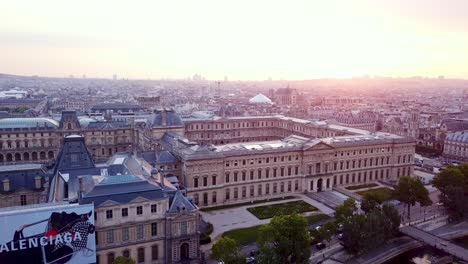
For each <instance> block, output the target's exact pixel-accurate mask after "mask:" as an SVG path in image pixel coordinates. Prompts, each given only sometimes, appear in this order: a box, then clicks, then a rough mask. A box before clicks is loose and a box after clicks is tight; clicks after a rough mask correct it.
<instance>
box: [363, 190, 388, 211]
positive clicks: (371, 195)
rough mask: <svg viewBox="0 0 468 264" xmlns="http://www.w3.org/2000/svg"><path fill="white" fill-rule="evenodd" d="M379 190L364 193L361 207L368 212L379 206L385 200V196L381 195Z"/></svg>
mask: <svg viewBox="0 0 468 264" xmlns="http://www.w3.org/2000/svg"><path fill="white" fill-rule="evenodd" d="M379 194H380V193H378V192H368V193H366V194H364V197H363V199H362V201H361V209H362V210H363V211H364V212H366V213H368V212H370V211H372V210H374V209H376V208H378V207H380V205H381V204H382V203H383V202H384V199H383V197H381V195H379Z"/></svg>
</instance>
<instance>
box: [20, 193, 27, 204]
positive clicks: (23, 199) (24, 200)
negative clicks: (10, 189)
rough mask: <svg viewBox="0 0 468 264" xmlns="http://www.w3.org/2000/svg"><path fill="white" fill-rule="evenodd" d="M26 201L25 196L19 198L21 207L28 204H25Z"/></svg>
mask: <svg viewBox="0 0 468 264" xmlns="http://www.w3.org/2000/svg"><path fill="white" fill-rule="evenodd" d="M26 199H27V198H26V195H24V194H22V195H21V196H20V203H21V205H27V204H28V202H27V200H26Z"/></svg>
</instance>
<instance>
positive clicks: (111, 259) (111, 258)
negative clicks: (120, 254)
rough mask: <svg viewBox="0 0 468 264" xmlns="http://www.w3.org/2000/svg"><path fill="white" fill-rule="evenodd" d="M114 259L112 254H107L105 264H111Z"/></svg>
mask: <svg viewBox="0 0 468 264" xmlns="http://www.w3.org/2000/svg"><path fill="white" fill-rule="evenodd" d="M114 259H115V254H114V253H109V254H107V264H113V263H114Z"/></svg>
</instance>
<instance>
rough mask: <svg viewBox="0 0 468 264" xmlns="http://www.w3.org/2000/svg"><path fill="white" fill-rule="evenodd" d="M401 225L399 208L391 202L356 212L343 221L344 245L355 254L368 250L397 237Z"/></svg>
mask: <svg viewBox="0 0 468 264" xmlns="http://www.w3.org/2000/svg"><path fill="white" fill-rule="evenodd" d="M399 226H400V215H399V213H398V210H397V209H396V208H395V206H393V205H390V204H384V205H383V206H381V207H376V208H374V209H372V210H371V211H368V212H366V213H365V214H354V215H352V216H350V217H349V218H347V219H346V221H345V222H344V223H343V245H344V247H345V248H346V249H347V250H348V252H349V253H351V254H353V255H359V254H361V253H365V252H368V251H370V250H372V249H375V248H377V247H378V246H380V245H382V244H383V243H384V242H385V241H387V240H389V239H391V238H393V237H395V236H396V235H397V234H398V228H399Z"/></svg>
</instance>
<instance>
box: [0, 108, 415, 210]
mask: <svg viewBox="0 0 468 264" xmlns="http://www.w3.org/2000/svg"><path fill="white" fill-rule="evenodd" d="M72 134H76V135H81V136H83V137H84V140H85V144H86V147H87V150H88V151H89V153H90V156H91V159H92V160H93V161H94V162H97V161H103V160H104V161H105V160H107V159H108V158H109V157H111V156H113V155H115V154H116V153H129V154H136V155H138V157H140V158H141V159H144V160H145V161H146V162H147V163H148V164H151V165H150V166H154V167H155V168H157V169H158V170H160V172H161V174H163V175H164V177H168V178H171V179H172V181H173V183H175V182H176V183H177V186H179V188H180V189H182V190H183V191H184V193H185V194H186V195H187V196H188V197H191V198H193V201H194V202H195V203H196V204H197V205H198V206H200V207H205V206H215V205H224V204H233V203H241V202H246V201H251V200H255V199H266V198H269V197H276V196H283V195H289V194H293V193H303V192H317V191H325V190H332V188H333V187H334V186H339V185H349V184H356V183H367V182H373V181H387V182H390V183H391V182H396V181H397V180H398V178H399V177H401V176H404V175H411V174H412V172H413V156H414V152H415V141H414V140H413V139H410V138H407V137H404V136H398V135H394V134H390V133H384V132H371V131H367V130H363V129H358V128H350V127H345V126H341V125H336V124H331V123H328V122H325V121H315V120H305V119H298V118H291V117H286V116H281V115H277V116H252V117H228V118H221V117H216V116H215V117H207V118H185V119H181V118H180V117H179V116H178V115H177V114H176V113H175V112H174V111H172V110H167V109H164V110H159V111H156V112H155V113H153V114H143V115H134V116H132V117H131V118H129V117H128V116H126V117H125V118H121V117H119V116H114V117H112V120H110V121H105V122H104V121H97V120H94V119H92V118H89V117H86V118H78V117H77V116H76V114H75V113H74V112H72V111H65V112H63V113H62V115H61V119H60V121H54V120H51V119H46V118H37V119H35V120H30V119H27V120H24V121H20V120H11V119H1V120H0V136H1V141H2V145H1V146H2V152H1V156H0V162H3V163H4V164H5V163H6V164H8V163H12V162H17V161H20V162H27V163H36V162H47V161H49V162H54V161H56V158H55V157H56V156H57V155H58V151H59V149H60V147H61V146H62V145H63V142H64V138H65V137H66V136H67V135H72Z"/></svg>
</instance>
